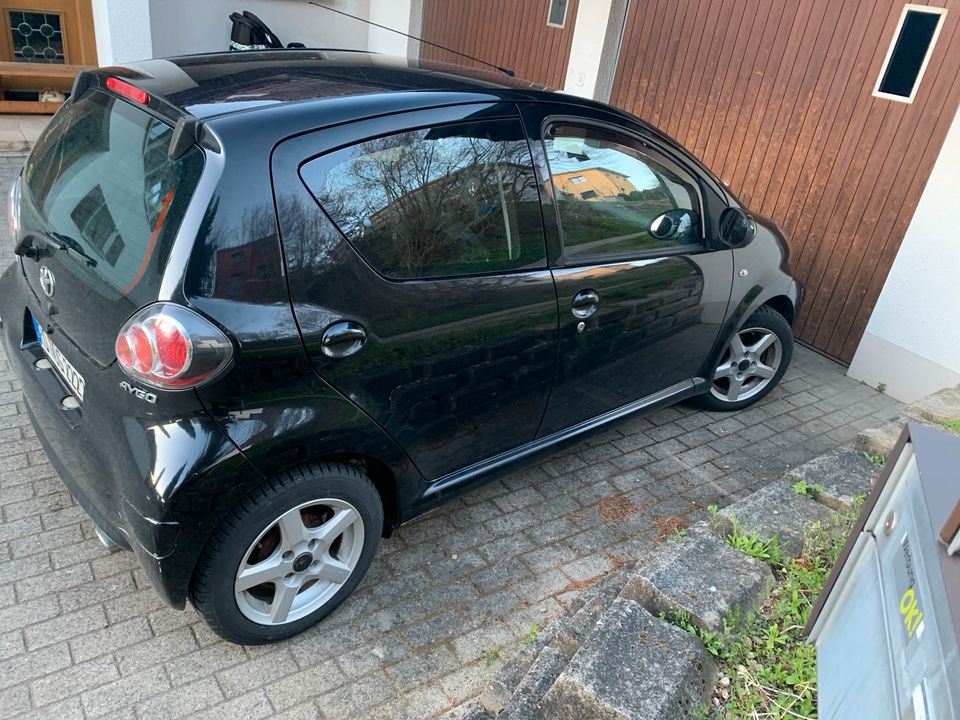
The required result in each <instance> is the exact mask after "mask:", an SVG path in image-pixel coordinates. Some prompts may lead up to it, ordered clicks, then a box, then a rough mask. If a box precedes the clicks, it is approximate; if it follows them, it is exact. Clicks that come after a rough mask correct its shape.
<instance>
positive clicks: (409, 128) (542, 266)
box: [292, 108, 550, 283]
mask: <svg viewBox="0 0 960 720" xmlns="http://www.w3.org/2000/svg"><path fill="white" fill-rule="evenodd" d="M431 110H432V109H431V108H428V109H425V110H414V111H412V112H413V113H416V114H420V113H427V112H430V111H431ZM398 114H399V113H398ZM377 119H378V118H376V117H373V118H365V119H364V120H363V121H361V122H364V123H365V122H373V121H374V120H377ZM497 120H513V121H516V122H518V123H519V124H520V127H521V128H522V129H523V139H524V141H525V142H526V145H527V153H528V154H529V157H530V168H531V169H532V170H533V172H534V175H536V174H537V168H536V160H535V158H534V153H533V147H532V146H531V138H530V134H529V133H528V132H527V128H526V125H524V123H523V118H522V116H520V115H519V114H516V115H514V114H510V113H495V114H492V115H490V116H484V117H480V118H471V117H463V118H460V119H449V120H443V121H442V122H429V121H427V120H424V122H420V123H414V124H412V125H403V126H401V127H398V128H397V129H393V130H389V131H381V132H375V133H373V134H366V133H360V134H358V135H356V136H355V137H353V138H351V139H350V140H349V141H345V142H339V143H334V144H332V145H331V146H330V147H328V148H326V149H324V150H323V151H322V152H317V153H311V154H310V155H308V156H307V157H304V158H301V159H299V160H297V161H296V162H295V163H294V164H293V165H292V169H293V170H294V175H295V177H296V178H297V182H299V184H300V185H301V186H302V187H303V189H304V190H305V191H306V193H307V195H308V196H309V197H310V199H311V200H312V201H313V202H314V204H315V205H316V206H317V208H318V209H319V211H320V212H321V213H323V215H324V216H325V217H326V218H327V220H328V221H329V222H330V224H331V225H332V226H333V227H334V229H335V230H336V231H337V233H338V234H339V235H340V237H341V239H342V240H343V241H344V242H345V243H346V244H347V246H348V247H349V248H350V249H351V250H352V251H353V252H354V253H356V255H357V257H358V258H359V259H360V262H362V263H363V264H364V265H365V266H366V267H367V268H369V269H370V271H371V272H373V273H374V274H376V275H377V276H379V277H380V278H382V279H383V280H385V281H387V282H391V283H416V282H442V281H445V280H463V279H470V278H485V277H500V276H506V275H514V274H522V273H531V272H543V271H545V270H549V268H550V258H549V253H548V248H547V230H546V227H545V226H544V223H543V217H542V214H541V216H540V240H541V242H542V243H543V257H542V263H538V264H537V265H536V266H535V267H533V266H529V267H516V268H509V269H506V270H489V271H485V272H474V273H460V274H456V275H425V276H423V277H411V278H402V277H394V276H392V275H388V274H387V273H385V272H384V271H383V270H381V269H380V268H378V267H377V266H376V265H374V263H372V262H371V261H370V260H369V259H368V258H367V257H366V255H365V254H364V253H363V252H361V251H360V249H359V248H358V247H357V246H356V245H355V244H354V241H353V240H352V239H351V238H350V237H349V236H348V235H347V234H346V233H345V232H344V231H343V229H342V228H341V227H340V224H339V223H338V222H337V221H336V220H335V219H334V218H333V216H331V215H330V213H328V212H327V209H326V208H325V207H324V206H323V203H321V202H320V200H319V199H318V198H317V197H316V195H314V193H313V190H312V189H311V188H310V186H309V185H308V184H307V182H306V179H305V178H304V177H303V168H304V166H306V165H308V164H310V163H312V162H314V161H315V160H319V159H321V158H323V157H326V156H328V155H332V154H334V153H336V152H339V151H341V150H345V149H347V148H351V147H354V146H356V145H359V144H361V143H364V142H367V141H369V140H377V139H380V138H384V137H390V136H392V135H399V134H401V133H407V132H416V131H418V130H427V129H432V128H439V127H447V126H451V125H463V124H469V123H480V122H488V121H497ZM537 194H538V196H539V197H540V200H539V204H540V205H541V207H542V205H543V194H542V192H541V190H540V186H539V183H538V185H537Z"/></svg>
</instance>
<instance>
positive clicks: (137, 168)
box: [24, 92, 203, 298]
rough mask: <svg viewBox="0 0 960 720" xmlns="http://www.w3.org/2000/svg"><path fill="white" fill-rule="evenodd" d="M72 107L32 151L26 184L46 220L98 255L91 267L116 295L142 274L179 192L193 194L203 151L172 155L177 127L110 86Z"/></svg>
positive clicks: (106, 291) (175, 220)
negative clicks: (169, 155) (111, 92)
mask: <svg viewBox="0 0 960 720" xmlns="http://www.w3.org/2000/svg"><path fill="white" fill-rule="evenodd" d="M69 107H70V111H69V112H65V113H58V114H57V115H56V117H55V118H54V119H53V121H52V122H51V124H50V125H49V127H48V130H47V132H46V134H45V135H44V137H43V138H42V140H41V141H40V142H39V143H38V144H37V147H36V149H35V150H34V152H33V154H31V156H30V160H29V161H28V162H27V166H26V170H25V171H24V177H25V179H26V187H27V190H28V192H29V194H30V197H31V199H32V203H33V205H34V206H35V207H36V208H37V210H38V211H39V213H40V215H41V216H42V218H43V219H44V222H43V224H44V225H46V226H47V227H48V229H49V230H50V231H52V232H56V233H58V234H60V235H65V236H67V237H69V238H72V239H73V240H76V241H77V242H79V244H80V245H81V247H82V248H83V250H84V252H85V253H86V254H87V255H90V256H91V257H93V258H94V259H96V260H97V265H96V266H95V267H91V268H89V269H88V273H89V274H90V275H97V276H98V280H99V282H98V283H97V286H98V287H99V288H100V290H101V291H102V292H103V294H105V295H107V296H110V297H111V298H113V297H114V295H115V294H116V293H126V292H127V291H128V290H129V289H130V286H131V283H133V284H136V283H137V282H138V281H139V279H140V278H141V277H142V276H143V268H144V267H145V265H146V262H147V261H148V260H149V258H150V257H151V256H152V255H153V254H154V252H155V251H156V250H157V249H158V244H159V238H160V235H161V231H162V230H163V229H164V228H165V227H166V225H167V223H165V220H166V218H167V215H168V209H169V208H170V206H171V203H172V202H173V199H174V196H177V197H178V199H179V200H180V202H181V203H182V202H186V201H187V200H188V199H189V198H190V195H191V194H192V193H193V188H194V187H195V186H196V183H197V180H198V178H199V176H200V171H201V169H202V167H203V154H202V153H201V151H200V150H199V149H198V148H191V149H190V150H189V151H188V152H187V153H186V154H185V155H183V156H182V157H181V158H180V159H179V160H176V161H171V160H169V159H168V158H167V148H168V147H169V145H170V137H171V136H172V135H173V128H171V127H170V126H169V125H166V124H164V123H161V122H159V121H158V120H156V119H154V118H153V117H151V116H150V115H148V114H147V113H145V112H143V111H142V110H141V109H139V108H137V107H135V106H133V105H132V104H130V103H127V102H124V101H122V100H118V99H117V98H115V97H112V96H110V95H107V94H105V93H101V92H91V93H88V94H87V95H85V96H84V97H83V98H82V99H81V100H79V101H77V102H75V103H73V104H72V105H70V106H69ZM171 218H173V221H172V222H171V223H170V225H171V234H170V235H169V236H168V237H169V238H170V239H172V236H173V235H172V233H173V231H174V230H175V229H176V226H177V225H178V224H179V216H178V215H177V213H176V212H174V213H172V214H171ZM104 283H105V287H102V285H104Z"/></svg>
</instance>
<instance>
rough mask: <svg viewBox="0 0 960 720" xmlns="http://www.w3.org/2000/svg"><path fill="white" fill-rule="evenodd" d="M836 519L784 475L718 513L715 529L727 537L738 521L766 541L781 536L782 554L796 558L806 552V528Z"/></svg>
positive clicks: (746, 529)
mask: <svg viewBox="0 0 960 720" xmlns="http://www.w3.org/2000/svg"><path fill="white" fill-rule="evenodd" d="M832 518H833V512H832V511H831V510H830V509H829V508H827V507H826V506H825V505H822V504H820V503H818V502H814V501H813V500H811V499H810V498H808V497H806V496H804V495H799V494H797V493H796V492H795V491H794V489H793V483H792V482H790V481H787V480H786V479H782V478H781V479H780V480H777V481H776V482H773V483H771V484H770V485H767V486H766V487H764V488H761V489H760V490H757V491H756V492H755V493H752V494H751V495H749V496H747V497H745V498H744V499H743V500H740V501H738V502H735V503H734V504H733V505H729V506H727V507H725V508H724V509H723V510H721V511H720V512H718V513H717V515H716V516H715V518H714V522H713V523H712V525H711V529H712V530H713V531H714V533H716V534H717V535H719V536H720V537H725V536H726V535H728V534H729V533H730V532H731V531H732V530H733V526H734V522H736V524H737V525H738V526H739V527H740V528H742V529H743V530H744V531H745V532H751V533H757V534H758V535H759V536H760V537H761V538H762V539H764V540H769V539H771V538H774V537H775V538H777V542H778V545H779V548H780V553H781V555H783V556H784V557H794V558H795V557H800V555H801V553H802V552H803V535H804V531H805V530H806V529H807V528H808V527H809V526H811V525H813V524H814V523H817V522H820V523H823V524H827V523H829V522H830V521H831V519H832Z"/></svg>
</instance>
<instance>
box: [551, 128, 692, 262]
mask: <svg viewBox="0 0 960 720" xmlns="http://www.w3.org/2000/svg"><path fill="white" fill-rule="evenodd" d="M544 144H545V146H546V149H547V159H548V162H549V164H550V176H551V179H552V181H553V188H554V196H555V198H556V203H557V207H558V209H559V212H560V223H561V226H562V230H563V252H564V258H565V260H566V261H567V262H580V261H583V262H585V261H592V260H597V259H600V260H604V259H608V258H609V259H610V260H614V259H621V258H628V257H630V256H634V255H642V254H646V253H650V252H657V251H663V250H669V249H671V248H675V247H683V246H688V245H692V244H697V243H700V241H701V228H700V200H699V194H698V192H697V190H696V182H695V181H694V180H693V178H691V177H690V176H688V175H687V174H686V173H685V172H684V171H683V170H681V169H680V168H679V167H676V166H675V165H673V163H671V162H670V161H669V160H667V159H665V158H661V157H659V156H657V155H655V154H654V153H653V152H652V151H650V150H648V149H646V148H645V147H644V146H643V145H641V144H640V143H639V142H636V141H634V140H633V139H632V138H630V137H628V136H625V135H621V134H620V133H615V132H612V131H607V130H603V129H599V128H594V127H581V126H576V125H559V124H558V125H553V126H551V127H550V128H548V132H547V135H546V137H545V138H544Z"/></svg>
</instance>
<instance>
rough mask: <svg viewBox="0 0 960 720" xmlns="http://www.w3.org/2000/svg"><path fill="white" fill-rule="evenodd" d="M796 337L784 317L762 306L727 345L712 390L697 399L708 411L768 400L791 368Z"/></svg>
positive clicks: (740, 407)
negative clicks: (765, 398)
mask: <svg viewBox="0 0 960 720" xmlns="http://www.w3.org/2000/svg"><path fill="white" fill-rule="evenodd" d="M792 357H793V333H792V332H791V331H790V324H789V323H788V322H787V321H786V319H784V317H783V315H781V314H780V313H778V312H777V311H776V310H774V309H773V308H771V307H767V306H766V305H763V306H761V307H760V309H759V310H757V311H756V312H755V313H753V315H751V316H750V317H749V318H747V321H746V322H745V323H743V326H742V327H741V328H740V329H739V330H737V332H736V333H734V335H733V337H731V338H730V340H728V341H727V344H726V346H725V347H724V349H723V352H721V354H720V359H719V361H718V363H717V368H716V370H714V374H713V377H712V378H711V381H710V388H709V389H708V390H707V393H706V394H705V395H701V396H700V397H699V399H698V401H699V404H700V406H701V407H703V408H705V409H707V410H741V409H743V408H745V407H749V406H750V405H753V404H754V403H755V402H758V401H759V400H761V399H763V398H764V397H766V395H767V393H769V392H770V391H771V390H773V389H774V388H775V387H776V386H777V384H778V383H779V382H780V379H781V378H782V377H783V374H784V373H785V372H786V371H787V368H788V367H789V366H790V360H791V358H792Z"/></svg>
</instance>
